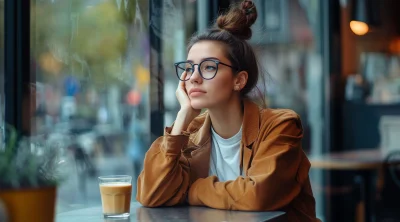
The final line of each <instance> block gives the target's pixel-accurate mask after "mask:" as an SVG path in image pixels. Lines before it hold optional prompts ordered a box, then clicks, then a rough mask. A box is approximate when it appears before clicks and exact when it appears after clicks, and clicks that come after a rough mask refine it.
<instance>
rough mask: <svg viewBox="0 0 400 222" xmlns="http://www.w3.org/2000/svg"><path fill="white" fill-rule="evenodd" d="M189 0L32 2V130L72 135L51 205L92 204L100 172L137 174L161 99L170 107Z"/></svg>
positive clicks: (191, 6)
mask: <svg viewBox="0 0 400 222" xmlns="http://www.w3.org/2000/svg"><path fill="white" fill-rule="evenodd" d="M195 5H196V3H195V2H194V1H185V0H179V1H145V0H137V1H134V0H91V1H78V0H69V1H61V0H51V1H50V0H48V1H47V0H35V1H32V2H31V7H32V16H31V42H32V47H31V48H32V50H31V54H32V59H33V61H34V72H32V73H31V75H33V73H34V74H35V77H34V78H35V81H36V89H37V99H36V112H35V117H34V120H33V122H34V123H35V124H34V125H32V128H34V131H35V132H36V133H37V134H46V135H50V136H51V135H55V134H61V135H63V134H67V135H72V136H73V138H74V140H73V143H72V144H66V147H65V148H66V149H67V151H68V154H67V155H68V156H67V157H66V158H67V159H68V160H69V161H68V162H69V164H68V167H66V168H65V169H64V170H65V171H66V174H67V175H69V177H68V178H67V180H66V181H65V182H64V183H62V184H61V186H60V187H59V188H58V200H57V202H58V206H57V211H58V212H63V211H68V210H72V209H76V208H81V207H83V206H85V207H87V206H98V205H99V204H100V193H99V190H98V189H93V188H97V187H98V181H97V176H99V175H110V174H128V175H135V176H137V175H138V173H139V172H140V170H141V166H142V161H143V158H144V154H145V152H146V151H147V149H148V147H149V146H150V143H151V142H152V141H153V140H154V138H155V137H158V136H160V130H159V129H161V130H162V129H163V122H164V119H163V118H164V114H165V112H164V107H165V110H166V115H165V116H168V113H169V112H170V111H171V112H173V111H174V109H175V108H176V107H175V106H168V105H166V104H168V102H167V101H170V99H171V98H170V97H168V94H171V89H172V88H175V86H174V84H177V82H178V81H177V80H176V77H175V75H174V74H173V73H174V72H173V62H174V61H176V60H179V59H182V58H184V57H185V49H186V45H185V42H186V38H187V37H188V36H190V35H191V34H192V33H193V31H194V28H195V26H194V25H193V24H194V16H195V15H196V14H195V13H193V11H194V10H195ZM150 20H151V22H150ZM164 83H165V84H164ZM153 86H154V87H153ZM163 86H164V87H163ZM174 91H175V89H174V90H173V92H174ZM164 95H166V96H164ZM171 95H172V96H173V97H174V98H175V94H174V93H172V94H171ZM163 101H165V103H164V102H163ZM160 103H162V104H160ZM164 104H165V106H164ZM175 105H177V104H175ZM166 119H167V120H169V119H168V117H166ZM152 128H155V129H156V131H152ZM32 130H33V129H32ZM161 132H162V131H161ZM135 179H136V178H134V179H133V180H134V181H135ZM133 190H134V191H135V190H136V189H135V188H134V189H133ZM134 197H135V194H133V195H132V198H134Z"/></svg>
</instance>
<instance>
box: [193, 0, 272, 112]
mask: <svg viewBox="0 0 400 222" xmlns="http://www.w3.org/2000/svg"><path fill="white" fill-rule="evenodd" d="M256 19H257V10H256V7H255V5H254V3H253V2H252V1H248V0H246V1H243V2H242V3H236V4H232V5H231V6H230V8H229V10H228V11H227V12H226V13H224V14H221V15H220V16H219V17H218V18H217V20H216V22H215V24H214V27H212V28H210V29H208V30H206V31H205V32H202V33H196V34H195V35H194V36H192V38H191V39H190V41H189V44H188V48H187V51H189V50H190V49H191V48H192V46H193V45H194V44H196V43H197V42H199V41H205V40H208V41H218V42H221V43H223V44H224V45H225V52H226V57H227V58H228V59H229V60H230V62H231V63H232V66H234V67H237V68H238V69H239V70H237V71H247V73H248V80H247V83H246V85H245V86H244V87H243V89H242V90H241V91H240V94H241V96H242V97H248V96H249V93H250V92H251V91H252V90H253V89H254V88H255V87H256V88H257V86H256V85H257V82H258V79H259V76H260V72H259V67H258V62H257V59H256V56H255V53H254V51H253V49H252V47H251V46H250V45H249V43H247V41H246V40H249V39H250V38H251V35H252V31H251V29H250V27H251V26H252V25H253V24H254V22H255V21H256ZM257 90H258V92H259V96H260V97H261V100H262V101H263V103H264V104H263V105H264V106H265V102H264V96H263V94H262V93H260V90H259V89H258V88H257Z"/></svg>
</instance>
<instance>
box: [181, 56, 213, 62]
mask: <svg viewBox="0 0 400 222" xmlns="http://www.w3.org/2000/svg"><path fill="white" fill-rule="evenodd" d="M206 59H214V60H218V61H220V59H218V58H217V57H206V58H202V59H200V61H204V60H206ZM185 62H194V61H193V60H190V59H188V60H186V61H185Z"/></svg>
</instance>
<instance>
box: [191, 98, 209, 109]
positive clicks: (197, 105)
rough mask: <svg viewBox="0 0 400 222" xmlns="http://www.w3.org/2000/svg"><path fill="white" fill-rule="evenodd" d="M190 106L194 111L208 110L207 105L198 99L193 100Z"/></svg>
mask: <svg viewBox="0 0 400 222" xmlns="http://www.w3.org/2000/svg"><path fill="white" fill-rule="evenodd" d="M190 105H191V106H192V108H193V109H204V108H206V104H205V103H204V101H200V100H197V99H194V100H191V101H190Z"/></svg>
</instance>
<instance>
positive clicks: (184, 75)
mask: <svg viewBox="0 0 400 222" xmlns="http://www.w3.org/2000/svg"><path fill="white" fill-rule="evenodd" d="M192 73H193V67H192V64H190V63H188V62H182V63H178V64H177V66H176V74H177V75H178V76H179V79H180V80H188V79H190V77H191V76H192Z"/></svg>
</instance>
